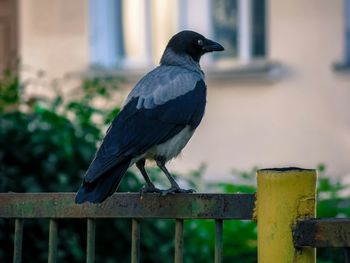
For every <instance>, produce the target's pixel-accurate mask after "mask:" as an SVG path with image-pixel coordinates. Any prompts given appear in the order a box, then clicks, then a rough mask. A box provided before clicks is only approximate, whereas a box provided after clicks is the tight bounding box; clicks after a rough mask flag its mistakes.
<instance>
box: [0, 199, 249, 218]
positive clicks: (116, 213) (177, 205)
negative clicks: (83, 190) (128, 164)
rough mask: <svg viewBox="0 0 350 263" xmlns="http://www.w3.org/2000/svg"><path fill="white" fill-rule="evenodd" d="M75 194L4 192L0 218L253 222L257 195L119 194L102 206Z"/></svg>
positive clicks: (0, 203) (0, 202) (1, 200)
mask: <svg viewBox="0 0 350 263" xmlns="http://www.w3.org/2000/svg"><path fill="white" fill-rule="evenodd" d="M74 198H75V193H35V194H34V193H1V194H0V218H178V219H214V218H215V219H248V220H251V218H252V213H253V208H254V201H255V195H254V194H199V193H196V194H174V195H166V196H159V195H158V194H143V195H142V196H141V195H140V194H139V193H117V194H114V195H113V196H111V197H110V198H108V199H107V200H106V201H105V202H103V203H102V204H88V203H85V204H82V205H76V204H75V203H74Z"/></svg>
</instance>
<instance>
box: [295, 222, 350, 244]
mask: <svg viewBox="0 0 350 263" xmlns="http://www.w3.org/2000/svg"><path fill="white" fill-rule="evenodd" d="M293 238H294V245H295V247H307V246H308V247H350V219H346V218H332V219H307V220H300V221H298V222H297V224H296V225H295V227H294V230H293Z"/></svg>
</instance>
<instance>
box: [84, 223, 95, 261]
mask: <svg viewBox="0 0 350 263" xmlns="http://www.w3.org/2000/svg"><path fill="white" fill-rule="evenodd" d="M95 237H96V219H94V218H88V220H87V237H86V263H94V262H95Z"/></svg>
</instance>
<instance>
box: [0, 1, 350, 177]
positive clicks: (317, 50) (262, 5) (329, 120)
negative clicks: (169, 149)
mask: <svg viewBox="0 0 350 263" xmlns="http://www.w3.org/2000/svg"><path fill="white" fill-rule="evenodd" d="M5 2H7V1H5V0H1V1H0V5H4V3H5ZM11 2H12V1H11ZM13 2H16V1H13ZM348 2H349V1H348V0H334V1H328V0H309V1H303V0H294V1H289V0H266V1H262V0H255V1H254V0H236V1H225V0H188V1H186V0H167V1H163V0H104V1H99V0H90V1H87V0H75V1H69V0H51V1H45V0H18V1H17V7H15V10H17V11H14V12H16V16H15V17H16V21H18V26H17V27H16V28H17V30H18V40H16V39H15V40H14V41H15V42H14V43H16V45H15V44H13V46H17V51H11V52H15V53H16V52H17V53H18V56H19V58H20V60H21V64H22V65H23V74H24V75H25V74H31V73H30V72H32V71H33V72H34V71H36V70H40V69H43V70H45V71H46V72H47V74H48V76H49V77H52V78H60V77H62V76H63V75H64V74H66V73H69V72H74V73H77V74H79V73H81V74H93V72H95V70H99V71H104V70H106V71H108V72H116V74H120V73H123V74H126V76H128V75H130V76H131V75H132V76H135V75H137V76H141V74H142V73H145V72H147V71H148V70H150V68H152V67H155V66H156V65H157V61H158V60H159V58H160V56H161V53H162V51H163V49H164V47H165V45H166V43H167V41H168V39H169V38H170V37H171V36H172V35H173V34H174V33H176V32H177V31H179V30H182V29H192V30H196V31H199V32H200V33H202V34H204V35H205V36H208V37H210V38H213V39H216V40H218V41H219V42H222V44H223V45H224V46H225V47H226V53H222V56H220V57H213V56H207V57H206V58H205V59H204V60H203V61H202V65H203V68H204V70H205V71H206V72H207V84H208V104H207V109H206V115H205V118H204V120H203V123H202V124H201V126H200V127H199V129H198V130H197V132H196V134H195V135H194V137H193V139H192V140H191V141H190V142H189V145H188V147H187V148H186V149H185V150H184V152H183V155H182V156H183V157H182V158H180V159H179V160H175V161H173V162H172V169H173V170H175V171H181V172H187V171H189V170H191V169H196V168H197V167H198V166H199V165H200V164H201V163H206V164H207V171H206V176H207V177H208V178H209V179H214V178H217V177H221V178H226V179H229V178H230V177H229V175H230V173H231V170H232V169H233V168H235V169H250V168H252V167H253V166H259V167H275V166H301V167H306V168H314V167H315V166H316V165H317V164H319V163H324V164H326V166H327V167H328V170H329V172H330V173H331V174H332V175H334V176H346V175H347V174H348V173H350V162H349V156H350V109H349V107H350V106H349V104H350V103H349V101H350V72H348V71H347V69H348V66H349V62H350V59H349V57H350V50H349V49H350V48H349V46H350V43H349V42H350V38H349V36H350V33H346V32H350V29H349V28H350V23H349V17H350V10H349V7H350V5H349V4H348ZM0 10H3V9H2V8H0ZM0 15H2V16H4V15H3V12H0ZM17 17H18V19H17ZM0 21H3V20H1V17H0ZM3 28H4V26H1V22H0V29H2V31H1V30H0V35H1V36H3V35H4V34H8V33H6V32H5V31H4V30H3ZM1 39H4V38H3V37H1ZM0 42H1V41H0ZM6 45H7V46H9V44H8V43H7V44H6ZM6 45H5V44H4V41H3V40H2V44H0V47H1V48H0V50H2V51H0V52H2V53H3V54H8V51H7V50H8V49H5V48H3V47H4V46H6ZM10 46H11V45H10ZM2 53H0V55H1V54H2ZM136 81H137V78H134V77H132V78H130V80H129V81H128V82H127V83H125V84H124V86H125V87H124V88H125V90H129V89H131V88H132V87H133V86H134V85H135V83H136Z"/></svg>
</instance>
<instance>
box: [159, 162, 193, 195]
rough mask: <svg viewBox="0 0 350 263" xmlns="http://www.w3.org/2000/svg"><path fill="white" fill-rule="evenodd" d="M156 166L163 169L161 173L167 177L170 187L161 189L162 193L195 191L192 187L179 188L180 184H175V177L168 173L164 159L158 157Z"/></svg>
mask: <svg viewBox="0 0 350 263" xmlns="http://www.w3.org/2000/svg"><path fill="white" fill-rule="evenodd" d="M156 162H157V166H158V167H159V168H160V169H161V170H162V171H163V173H164V174H165V175H166V177H167V178H168V180H169V182H170V184H171V187H170V188H169V189H167V190H163V191H162V195H167V194H174V193H193V192H195V191H194V190H193V189H181V188H180V186H179V185H178V184H177V182H176V181H175V179H174V178H173V177H172V176H171V174H170V173H169V171H168V169H167V168H166V167H165V161H164V160H162V159H160V158H158V160H156Z"/></svg>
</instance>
